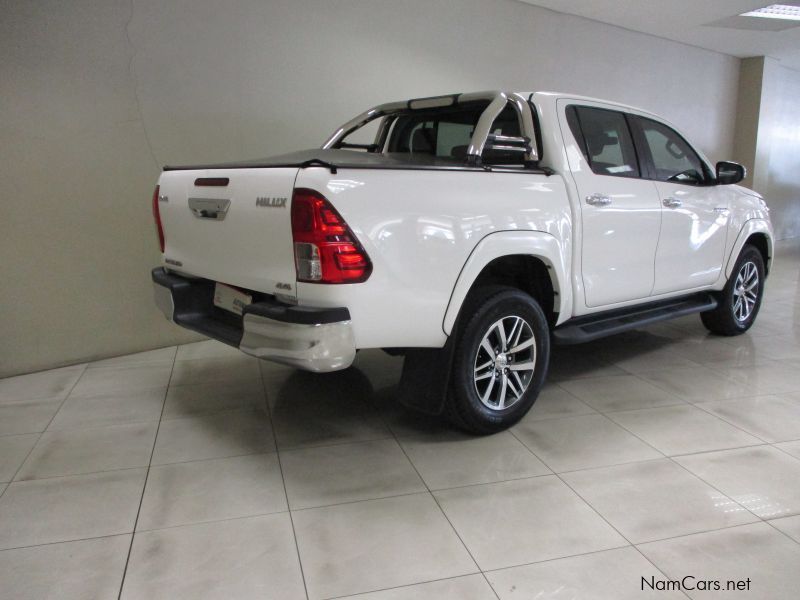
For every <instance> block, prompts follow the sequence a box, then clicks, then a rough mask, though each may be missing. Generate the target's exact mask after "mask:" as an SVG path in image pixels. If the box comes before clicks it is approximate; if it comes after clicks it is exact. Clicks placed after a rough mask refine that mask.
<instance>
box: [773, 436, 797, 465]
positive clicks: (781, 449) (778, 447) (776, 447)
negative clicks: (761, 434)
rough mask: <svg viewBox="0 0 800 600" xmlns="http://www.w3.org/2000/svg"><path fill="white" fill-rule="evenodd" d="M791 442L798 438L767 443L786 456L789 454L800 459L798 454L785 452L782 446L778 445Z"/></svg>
mask: <svg viewBox="0 0 800 600" xmlns="http://www.w3.org/2000/svg"><path fill="white" fill-rule="evenodd" d="M791 442H800V439H797V440H786V441H783V442H773V443H771V444H769V445H770V446H772V447H773V448H775V449H776V450H779V451H781V452H783V453H784V454H786V455H787V456H790V457H791V458H793V459H795V460H800V456H795V455H794V454H792V453H791V452H787V451H786V450H784V449H783V448H781V447H780V444H789V443H791Z"/></svg>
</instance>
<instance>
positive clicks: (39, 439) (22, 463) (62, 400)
mask: <svg viewBox="0 0 800 600" xmlns="http://www.w3.org/2000/svg"><path fill="white" fill-rule="evenodd" d="M87 364H88V363H87ZM87 364H84V365H83V368H82V369H81V373H80V375H78V377H76V378H75V382H74V383H73V384H72V385H71V386H70V388H69V391H68V392H67V393H66V394H65V395H64V397H63V398H62V399H61V403H60V404H59V405H58V408H57V409H56V411H55V412H54V413H53V416H52V417H50V420H49V421H48V422H47V425H46V426H45V428H44V429H43V430H42V431H40V432H39V437H38V438H36V442H35V443H34V444H33V446H31V449H30V450H29V451H28V453H27V454H26V455H25V458H24V459H22V462H21V463H19V466H18V467H17V469H16V471H14V475H13V476H12V477H11V481H9V482H8V485H7V486H6V487H5V488H4V489H3V491H2V492H0V498H2V497H3V496H5V494H6V492H7V491H8V490H9V488H10V487H11V484H12V483H14V480H15V479H16V477H17V475H18V474H19V472H20V470H21V469H22V467H23V466H25V463H26V462H27V461H28V459H29V458H30V457H31V454H33V451H34V450H35V449H36V447H37V446H38V445H39V442H41V441H42V436H43V435H44V433H45V431H47V428H48V427H50V425H51V424H52V423H53V420H54V419H55V418H56V415H58V413H59V412H61V408H62V407H63V406H64V403H65V402H66V401H67V398H69V396H70V394H72V390H74V389H75V386H76V385H78V382H79V381H80V380H81V377H83V374H84V373H86V369H87Z"/></svg>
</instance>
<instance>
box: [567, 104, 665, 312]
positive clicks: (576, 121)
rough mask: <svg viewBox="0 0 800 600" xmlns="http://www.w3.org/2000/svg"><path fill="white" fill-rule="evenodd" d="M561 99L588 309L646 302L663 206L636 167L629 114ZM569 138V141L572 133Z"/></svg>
mask: <svg viewBox="0 0 800 600" xmlns="http://www.w3.org/2000/svg"><path fill="white" fill-rule="evenodd" d="M571 104H572V103H571V102H570V101H569V100H563V101H560V110H559V115H560V118H562V119H563V121H564V122H563V124H562V132H563V134H564V141H565V144H566V146H567V148H566V149H567V154H568V156H569V161H570V168H571V171H572V175H573V177H574V179H575V184H576V186H577V189H578V197H579V200H580V215H581V224H582V228H583V239H582V244H581V264H582V268H581V276H582V281H583V286H584V295H585V302H586V306H587V307H590V308H595V307H602V306H606V305H609V304H614V303H617V302H624V301H627V300H636V299H639V298H646V297H648V296H649V295H650V293H651V290H652V288H653V283H654V277H655V274H654V260H655V254H656V246H657V243H658V236H659V228H660V225H661V204H660V200H659V198H658V192H657V190H656V187H655V184H654V183H653V182H652V181H649V180H645V179H641V178H640V177H639V175H640V171H639V165H638V161H637V158H636V155H635V152H634V150H633V142H632V139H631V136H630V131H629V128H628V124H627V121H626V118H625V116H624V115H623V114H622V113H621V112H618V111H616V110H613V109H609V108H606V107H604V106H603V105H602V104H599V103H589V102H583V101H582V102H581V103H580V106H578V107H576V108H575V109H574V110H568V109H567V107H568V106H569V105H571ZM570 134H571V135H570Z"/></svg>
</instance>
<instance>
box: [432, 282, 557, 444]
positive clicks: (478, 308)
mask: <svg viewBox="0 0 800 600" xmlns="http://www.w3.org/2000/svg"><path fill="white" fill-rule="evenodd" d="M466 310H467V314H468V315H469V316H467V317H466V320H465V321H464V322H463V323H461V324H460V325H459V328H458V333H457V335H458V338H457V340H456V350H455V352H456V354H455V360H454V363H453V372H452V385H451V390H450V394H449V397H448V400H447V412H448V415H449V417H450V419H451V421H452V422H453V423H454V424H455V425H456V426H458V427H459V428H461V429H464V430H466V431H469V432H470V433H478V434H487V433H494V432H497V431H501V430H503V429H507V428H508V427H510V426H511V425H513V424H514V423H516V422H517V421H519V420H520V419H521V418H522V417H523V416H524V415H525V413H527V412H528V411H529V410H530V408H531V406H533V403H534V402H535V401H536V397H537V396H538V395H539V390H540V389H541V387H542V384H543V383H544V379H545V376H546V375H547V366H548V362H549V359H550V332H549V328H548V325H547V319H546V318H545V316H544V313H543V312H542V309H541V308H540V307H539V305H538V304H537V303H536V301H535V300H534V299H533V298H532V297H531V296H529V295H528V294H526V293H524V292H522V291H520V290H518V289H515V288H508V287H492V288H484V289H479V290H476V291H475V292H474V293H473V294H472V298H471V299H470V301H469V302H468V303H467V305H466ZM473 311H474V312H473ZM470 312H471V313H472V314H471V315H470V314H469V313H470Z"/></svg>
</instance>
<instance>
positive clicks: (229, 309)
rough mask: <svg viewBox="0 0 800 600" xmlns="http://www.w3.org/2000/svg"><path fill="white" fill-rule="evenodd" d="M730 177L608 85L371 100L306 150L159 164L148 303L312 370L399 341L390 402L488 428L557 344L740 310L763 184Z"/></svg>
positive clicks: (747, 292)
mask: <svg viewBox="0 0 800 600" xmlns="http://www.w3.org/2000/svg"><path fill="white" fill-rule="evenodd" d="M365 132H369V136H367V137H365V136H364V133H365ZM743 177H744V169H743V167H741V166H740V165H737V164H736V163H731V162H720V163H717V164H716V166H712V164H711V163H710V162H709V161H708V159H707V158H706V157H705V156H703V154H702V153H700V152H698V151H697V150H696V149H695V148H693V147H692V146H691V145H690V144H689V143H688V142H687V141H686V138H685V137H684V136H683V135H682V134H680V133H678V131H677V130H676V129H675V128H674V127H673V126H672V125H670V124H669V123H667V122H666V121H664V120H663V119H660V118H659V117H657V116H655V115H652V114H650V113H647V112H645V111H642V110H638V109H635V108H631V107H628V106H622V105H620V104H615V103H612V102H605V101H600V100H595V99H590V98H583V97H579V96H574V95H566V94H555V93H544V92H537V93H532V94H531V93H510V92H507V93H506V92H499V91H493V92H478V93H467V94H454V95H448V96H438V97H432V98H419V99H414V100H408V101H402V102H393V103H389V104H383V105H380V106H376V107H375V108H372V109H370V110H368V111H366V112H364V113H363V114H361V115H359V116H357V117H356V118H354V119H353V120H351V121H349V122H348V123H346V124H344V125H343V126H342V127H340V128H339V129H337V130H336V131H335V132H334V133H333V134H332V135H331V136H330V138H329V139H328V140H327V141H326V142H325V144H324V145H323V146H322V148H320V149H315V150H309V151H303V152H297V153H293V154H287V155H283V156H278V157H275V158H269V159H263V160H254V161H249V162H237V163H231V164H217V165H198V166H187V167H165V168H164V172H163V173H162V175H161V177H160V179H159V182H158V187H157V188H156V190H155V194H154V195H153V213H154V216H155V221H156V227H157V231H158V237H159V241H160V244H161V251H162V253H163V263H162V266H160V267H158V268H156V269H155V270H153V272H152V279H153V282H154V285H155V298H156V303H157V305H158V307H159V308H160V309H161V310H162V312H163V313H164V314H165V315H166V317H167V318H168V319H169V320H171V321H173V322H174V323H176V324H178V325H181V326H183V327H186V328H188V329H192V330H194V331H198V332H200V333H203V334H205V335H207V336H209V337H211V338H215V339H218V340H221V341H223V342H225V343H227V344H230V345H232V346H236V347H238V348H240V349H241V350H242V351H243V352H246V353H248V354H252V355H254V356H258V357H260V358H264V359H269V360H273V361H277V362H280V363H284V364H289V365H292V366H295V367H298V368H300V369H306V370H309V371H316V372H324V371H335V370H339V369H346V368H347V367H348V366H350V364H351V363H352V361H353V359H354V357H355V355H356V352H357V351H358V350H360V349H365V348H383V349H385V350H387V351H388V352H390V353H397V354H403V355H404V356H405V362H404V367H403V374H402V377H401V381H400V386H399V395H400V398H401V401H403V402H404V403H406V404H408V405H410V406H413V407H415V408H417V409H420V410H423V411H427V412H429V413H434V414H438V413H442V412H445V413H446V414H447V415H448V416H449V417H450V418H451V419H452V420H453V422H454V423H455V424H456V425H457V426H459V427H461V428H463V429H466V430H469V431H472V432H476V433H490V432H494V431H498V430H501V429H503V428H506V427H508V426H510V425H512V424H514V423H515V422H516V421H518V420H519V419H520V418H521V417H522V416H523V415H524V414H525V413H526V412H527V411H528V410H529V409H530V408H531V407H532V405H533V403H534V401H535V400H536V397H537V395H538V393H539V390H540V388H541V386H542V384H543V382H544V380H545V376H546V374H547V368H548V361H549V356H550V344H551V342H552V343H565V344H572V343H578V342H584V341H590V340H594V339H596V338H599V337H602V336H605V335H609V334H614V333H618V332H621V331H624V330H627V329H632V328H636V327H641V326H643V325H647V324H650V323H653V322H656V321H660V320H664V319H669V318H672V317H678V316H682V315H686V314H690V313H695V312H696V313H701V314H700V316H701V318H702V320H703V323H704V324H705V325H706V327H707V328H708V329H709V330H711V331H712V332H714V333H717V334H721V335H736V334H739V333H742V332H744V331H746V330H747V329H748V328H749V327H750V326H751V325H752V324H753V321H754V319H755V318H756V315H757V314H758V310H759V306H760V303H761V298H762V295H763V293H764V282H765V277H766V275H767V273H768V271H769V268H770V263H771V259H772V254H773V234H772V227H771V225H770V220H769V215H768V209H767V206H766V204H765V202H764V201H763V200H762V199H761V197H760V196H759V195H758V194H756V193H755V192H753V191H750V190H748V189H746V188H743V187H740V186H738V185H733V184H736V183H737V182H739V181H740V180H741V179H742V178H743Z"/></svg>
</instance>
